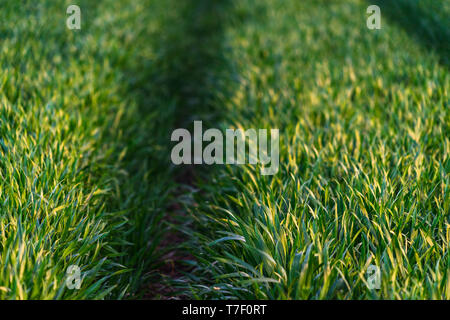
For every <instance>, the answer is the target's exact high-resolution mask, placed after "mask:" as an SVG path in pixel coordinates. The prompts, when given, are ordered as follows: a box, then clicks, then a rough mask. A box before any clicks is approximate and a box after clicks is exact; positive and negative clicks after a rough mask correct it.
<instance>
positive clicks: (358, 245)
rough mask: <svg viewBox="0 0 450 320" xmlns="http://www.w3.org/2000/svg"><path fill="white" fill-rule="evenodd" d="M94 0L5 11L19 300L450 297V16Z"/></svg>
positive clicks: (3, 90)
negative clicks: (255, 137) (251, 138)
mask: <svg viewBox="0 0 450 320" xmlns="http://www.w3.org/2000/svg"><path fill="white" fill-rule="evenodd" d="M76 2H77V3H76V4H77V5H78V6H79V7H80V8H81V29H80V30H70V29H68V28H67V26H66V20H67V18H68V14H67V13H66V9H67V7H68V6H69V5H70V4H72V3H73V1H57V0H42V1H31V0H21V1H16V0H2V1H1V2H0V299H141V298H145V299H167V298H172V299H450V253H449V247H450V99H449V97H450V72H449V70H450V45H449V44H450V19H449V16H450V2H449V1H446V0H396V1H389V0H372V1H366V0H345V1H344V0H284V1H282V0H258V1H256V0H253V1H252V0H183V1H181V0H164V1H163V0H96V1H90V0H77V1H76ZM371 4H376V5H378V6H379V7H380V8H381V23H382V28H381V29H379V30H377V29H375V30H369V29H368V28H367V26H366V20H367V18H368V14H367V12H366V10H367V7H368V6H369V5H371ZM195 120H202V121H203V123H204V126H205V127H210V128H219V129H220V130H221V131H225V130H226V129H228V128H265V129H270V128H278V129H279V130H280V131H279V132H280V167H279V170H278V173H276V174H275V175H272V176H268V175H261V170H260V167H259V165H251V164H245V165H238V166H237V165H211V166H208V165H195V166H194V165H174V164H172V162H171V160H170V153H171V149H172V147H173V145H174V143H173V142H171V140H170V136H171V133H172V132H173V130H175V129H176V128H192V125H193V122H194V121H195ZM72 265H75V266H79V268H80V271H81V280H82V281H81V283H80V287H79V289H73V288H72V289H71V288H69V287H68V286H67V277H68V273H67V270H68V267H69V266H72ZM370 265H375V266H377V267H378V268H379V269H380V275H381V283H380V286H379V289H369V288H368V283H367V269H368V267H369V266H370Z"/></svg>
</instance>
